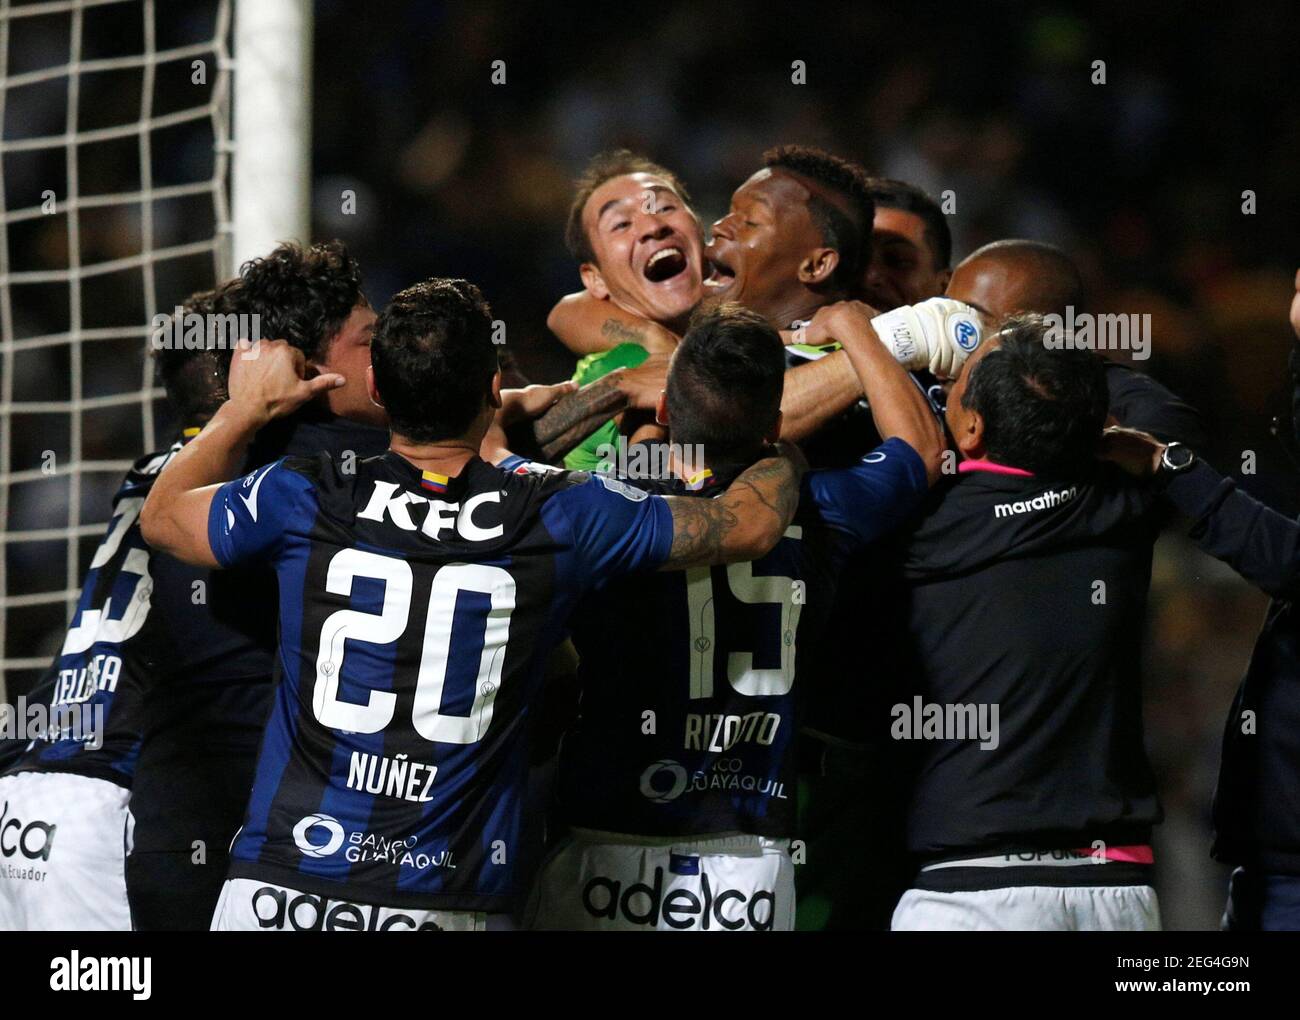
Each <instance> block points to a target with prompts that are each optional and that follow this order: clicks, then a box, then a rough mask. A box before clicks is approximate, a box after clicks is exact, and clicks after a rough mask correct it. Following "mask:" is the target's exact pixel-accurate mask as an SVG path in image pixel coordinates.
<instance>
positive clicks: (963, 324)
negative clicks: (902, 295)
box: [871, 297, 984, 379]
mask: <svg viewBox="0 0 1300 1020" xmlns="http://www.w3.org/2000/svg"><path fill="white" fill-rule="evenodd" d="M871 325H872V327H873V328H874V329H875V331H876V335H877V336H879V337H880V341H881V343H883V344H884V345H885V346H886V347H887V348H889V352H890V353H891V354H892V355H893V356H894V360H895V361H897V362H898V363H899V364H900V365H902V366H903V367H904V368H906V369H907V370H908V371H912V372H914V371H917V370H919V369H922V368H928V369H929V370H930V371H931V372H933V373H934V374H935V375H936V376H939V377H941V378H947V379H955V378H957V373H958V372H960V371H961V366H962V365H963V364H964V363H965V361H966V359H967V358H968V357H970V355H971V352H973V351H974V350H975V348H977V347H978V346H979V345H980V341H982V340H983V339H984V329H983V327H982V326H981V325H980V320H979V313H978V312H976V311H975V309H974V308H972V307H971V306H970V305H968V304H964V303H963V302H961V301H954V300H953V299H952V298H943V297H933V298H930V299H929V300H928V301H922V302H921V303H920V304H915V305H904V306H903V307H902V308H895V309H894V310H893V311H892V312H884V313H883V314H881V315H877V316H876V317H875V318H874V319H872V320H871Z"/></svg>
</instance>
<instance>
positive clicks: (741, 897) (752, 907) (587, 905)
mask: <svg viewBox="0 0 1300 1020" xmlns="http://www.w3.org/2000/svg"><path fill="white" fill-rule="evenodd" d="M699 878H700V894H699V895H698V896H697V895H696V894H695V893H693V892H691V890H690V889H683V888H680V887H679V888H676V889H673V890H672V891H671V892H669V893H668V895H667V896H665V895H664V869H663V868H661V867H656V868H655V874H654V884H653V885H646V884H645V883H644V882H633V883H632V884H630V885H629V886H628V887H627V888H626V889H624V888H623V883H622V882H620V881H618V880H617V879H614V878H608V877H606V876H604V875H598V876H596V877H595V878H593V879H591V881H589V882H588V883H587V884H586V885H585V886H583V888H582V906H583V908H584V909H585V910H586V911H587V913H588V914H590V915H591V916H592V917H595V918H604V919H605V920H607V921H619V920H622V921H626V922H630V923H631V924H634V925H637V926H639V927H647V928H658V927H659V920H660V918H662V919H663V922H664V924H666V925H668V927H669V928H672V929H675V930H676V931H687V930H689V929H696V930H699V931H709V930H710V929H717V928H721V929H723V930H725V931H740V930H742V929H745V928H748V929H749V930H751V931H771V930H772V919H773V917H774V916H775V914H776V893H775V891H773V890H771V889H759V890H757V891H755V892H754V893H753V895H746V894H745V893H744V892H742V891H741V890H739V889H721V890H717V891H715V890H714V889H713V887H712V885H711V884H710V883H709V876H708V873H707V872H704V871H701V872H700V876H699Z"/></svg>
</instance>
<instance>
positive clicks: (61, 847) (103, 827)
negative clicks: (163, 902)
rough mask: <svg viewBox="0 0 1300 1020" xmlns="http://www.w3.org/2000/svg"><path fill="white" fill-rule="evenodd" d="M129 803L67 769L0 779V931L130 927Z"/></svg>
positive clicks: (114, 788)
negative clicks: (128, 879)
mask: <svg viewBox="0 0 1300 1020" xmlns="http://www.w3.org/2000/svg"><path fill="white" fill-rule="evenodd" d="M130 799H131V794H130V791H128V790H124V789H123V788H122V787H120V786H118V785H116V784H115V783H110V782H107V781H106V780H103V779H90V778H88V777H86V776H74V775H70V774H68V773H66V772H19V773H18V774H17V775H13V776H3V777H0V930H3V931H130V930H131V909H130V907H129V906H128V905H127V899H126V855H127V854H128V853H130V850H131V814H130V811H129V810H128V808H127V805H128V803H129V802H130Z"/></svg>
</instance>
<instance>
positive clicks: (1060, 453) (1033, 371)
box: [961, 315, 1110, 478]
mask: <svg viewBox="0 0 1300 1020" xmlns="http://www.w3.org/2000/svg"><path fill="white" fill-rule="evenodd" d="M998 341H999V344H998V346H997V347H995V348H993V349H992V350H990V351H989V352H988V353H987V354H985V355H983V356H982V357H981V358H980V360H979V362H978V363H977V364H975V365H973V366H972V367H971V370H970V373H971V374H970V378H969V379H968V380H967V381H966V391H965V392H964V393H963V394H962V397H961V403H962V407H965V408H966V409H967V410H970V411H977V412H979V414H980V415H981V416H982V417H983V418H984V446H985V449H986V450H987V451H988V456H989V458H990V459H991V460H995V461H997V462H998V463H999V464H1008V465H1010V466H1012V467H1018V468H1024V469H1025V470H1026V471H1032V472H1034V474H1036V475H1042V476H1044V477H1047V478H1071V477H1077V476H1079V475H1080V474H1081V473H1083V472H1086V471H1087V470H1088V468H1089V467H1090V466H1091V465H1092V464H1093V461H1094V458H1095V457H1096V453H1097V446H1098V444H1099V443H1100V442H1101V430H1102V426H1103V425H1105V423H1106V414H1107V410H1108V408H1109V406H1110V394H1109V392H1108V390H1107V388H1106V367H1105V363H1104V362H1103V360H1102V359H1101V358H1099V357H1097V356H1096V355H1095V354H1094V353H1093V352H1092V351H1090V350H1085V349H1082V348H1072V347H1065V346H1063V345H1056V344H1049V343H1048V341H1047V324H1046V323H1045V321H1044V320H1043V317H1042V316H1040V315H1014V316H1012V317H1011V318H1009V319H1007V320H1006V322H1005V323H1004V324H1003V326H1002V330H1001V332H1000V333H999V334H998Z"/></svg>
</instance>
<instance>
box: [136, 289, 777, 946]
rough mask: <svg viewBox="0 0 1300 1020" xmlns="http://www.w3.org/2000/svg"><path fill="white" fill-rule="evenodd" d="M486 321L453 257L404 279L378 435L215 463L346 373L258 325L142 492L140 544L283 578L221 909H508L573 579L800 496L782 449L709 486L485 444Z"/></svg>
mask: <svg viewBox="0 0 1300 1020" xmlns="http://www.w3.org/2000/svg"><path fill="white" fill-rule="evenodd" d="M491 322H492V318H491V313H490V311H489V309H488V308H487V305H486V304H485V303H484V301H483V300H482V297H481V295H480V294H479V293H478V290H477V288H475V287H474V286H473V285H472V284H468V283H466V282H464V281H457V280H431V281H428V282H426V283H423V284H419V285H417V286H415V287H412V288H409V289H408V290H406V291H403V292H402V293H401V294H399V295H397V296H396V297H395V298H394V299H393V301H392V303H391V304H390V305H389V307H388V308H387V309H386V310H385V311H384V313H383V315H381V316H380V319H379V321H378V323H377V324H376V327H375V333H374V339H373V342H372V347H371V355H372V368H371V370H370V373H369V375H368V377H367V385H368V389H369V392H370V396H371V398H372V399H373V400H374V401H375V402H376V403H378V404H380V405H381V406H383V407H384V408H385V409H386V411H387V413H388V417H389V420H390V422H391V427H392V442H391V446H390V449H389V452H387V453H386V454H384V455H383V456H380V457H375V458H372V459H369V460H365V461H361V462H360V463H358V464H357V465H356V469H355V473H352V474H349V473H346V472H343V471H341V470H340V469H339V467H338V465H336V464H335V463H333V462H332V461H331V460H330V459H329V458H328V457H321V458H319V459H316V460H296V459H286V460H283V461H278V462H276V463H274V464H272V465H269V466H268V467H265V468H263V469H261V470H259V471H256V472H254V473H253V474H250V475H248V476H247V477H246V478H243V479H236V480H235V481H232V482H228V483H225V484H218V483H219V481H220V479H223V478H226V477H228V476H229V475H231V474H233V473H234V471H235V470H236V469H237V468H238V467H239V465H240V463H241V459H242V456H243V451H244V448H245V447H246V445H247V443H248V441H249V439H250V438H251V436H252V435H253V434H254V433H255V432H256V431H257V430H258V429H259V428H260V427H262V426H263V425H265V424H266V423H267V422H268V421H269V420H271V419H272V418H274V417H277V416H280V415H283V414H286V413H288V412H290V411H292V410H293V408H295V407H297V406H298V405H299V404H301V403H302V402H303V401H305V400H308V399H310V398H311V397H313V396H314V395H316V394H318V393H322V392H325V391H326V390H327V389H328V388H329V387H331V386H338V385H340V384H341V379H340V377H338V376H336V375H330V374H322V375H319V376H317V377H315V378H313V379H311V380H305V379H302V378H301V370H302V357H301V354H300V353H299V352H295V351H294V350H293V349H292V348H290V347H289V346H288V345H286V344H284V343H281V342H265V341H264V342H262V343H261V344H260V345H259V346H258V347H257V348H256V349H255V351H256V357H253V358H249V359H245V358H243V357H236V358H235V359H234V361H233V362H232V371H231V380H230V392H231V399H230V401H229V402H228V403H227V404H226V405H224V406H223V408H222V409H221V411H220V412H218V414H217V415H216V416H215V417H214V419H213V421H212V422H211V423H210V424H209V425H208V426H207V428H205V429H204V431H203V432H202V433H201V434H200V435H199V436H198V437H197V438H196V440H194V442H193V443H192V444H191V445H190V446H189V447H188V448H187V449H188V451H189V452H188V453H183V454H182V455H181V456H179V458H178V459H177V460H175V461H174V462H173V464H172V465H171V468H170V470H168V471H167V472H165V473H164V474H163V475H162V476H161V477H160V479H159V482H160V486H161V487H160V488H156V489H155V490H154V492H153V493H152V498H151V499H150V501H149V502H147V503H146V505H145V507H144V510H143V514H142V521H141V523H142V526H143V528H144V534H145V537H146V539H147V540H148V541H149V542H150V543H152V544H155V545H157V546H160V547H162V548H165V549H167V550H168V551H170V552H172V553H173V554H174V555H177V556H178V557H180V558H182V559H185V560H187V561H189V562H193V563H197V564H203V565H208V566H224V567H229V566H233V565H236V564H238V563H241V562H256V561H268V562H270V563H272V564H273V565H274V566H275V568H276V572H277V575H278V577H279V584H280V623H281V659H282V663H283V667H284V674H283V677H282V678H281V680H280V682H279V686H278V689H277V693H276V697H275V703H274V707H273V709H272V714H271V718H270V721H269V723H268V728H267V733H266V737H265V740H264V742H263V746H262V750H261V753H260V756H259V760H258V767H257V774H256V779H255V782H254V788H253V793H252V797H251V800H250V803H249V808H248V813H247V816H246V819H245V823H244V826H243V828H242V829H241V831H240V834H239V836H238V838H237V839H236V841H235V844H234V847H233V849H232V858H233V864H232V866H231V872H230V878H229V880H228V881H227V884H226V887H225V889H224V891H223V893H222V898H221V901H220V902H219V904H218V907H217V911H216V914H215V916H214V918H213V927H214V928H218V929H222V928H233V929H251V930H272V929H293V930H300V929H303V928H325V929H359V928H383V929H393V928H426V929H428V928H453V929H463V928H482V927H484V926H485V925H486V924H487V918H486V916H485V915H487V914H496V913H500V912H503V911H506V910H508V909H510V907H511V906H512V904H513V902H514V899H515V896H516V894H517V893H518V891H519V890H518V888H517V881H518V879H517V875H516V871H515V864H516V857H517V851H518V849H519V847H518V846H517V845H516V837H517V833H518V831H519V826H520V816H521V812H522V810H523V805H522V803H521V796H522V792H523V778H524V771H525V767H526V761H527V735H528V731H529V729H530V726H531V723H532V721H533V719H532V716H531V715H530V712H529V707H530V705H531V704H532V702H533V701H534V700H535V698H536V695H537V689H538V685H539V683H540V681H541V677H542V670H543V666H544V665H545V660H546V656H547V653H548V652H549V651H550V649H551V648H552V647H553V646H554V645H555V644H556V643H558V642H559V641H560V640H561V639H562V637H563V636H564V629H565V627H566V625H567V619H568V616H569V614H570V613H571V611H572V609H573V607H574V606H575V605H576V603H577V601H578V600H579V599H580V598H581V596H582V595H583V594H584V593H586V592H588V591H591V590H593V589H595V588H597V587H599V586H601V585H602V584H605V583H608V582H609V581H611V580H613V579H614V578H616V577H618V576H621V575H622V574H625V573H628V572H631V571H634V570H644V569H655V568H674V569H675V568H684V567H690V566H700V565H704V564H708V563H715V562H729V561H735V560H743V559H752V558H754V557H755V556H759V555H762V554H763V553H764V552H766V551H767V550H768V549H770V548H771V547H772V545H774V544H775V543H776V541H777V540H778V539H779V538H780V536H781V533H782V532H783V531H784V529H785V527H786V526H787V525H788V524H789V521H790V518H791V517H792V516H793V512H794V507H795V503H796V502H797V498H796V494H797V489H796V482H797V475H798V472H797V469H796V468H795V466H794V465H793V463H792V462H791V461H790V460H788V459H785V458H781V457H777V458H768V459H765V460H763V461H760V462H759V463H758V464H756V465H755V466H754V467H753V468H751V469H750V470H748V471H747V472H745V473H743V474H742V475H741V476H740V477H739V478H738V479H737V480H736V482H735V483H734V484H733V486H732V487H731V489H730V490H729V491H728V493H727V494H726V495H725V496H724V497H723V498H722V499H720V500H716V501H703V500H682V499H664V498H661V497H657V496H649V497H647V496H646V495H645V494H644V493H640V492H637V491H636V490H631V489H628V488H627V487H625V486H622V485H620V484H619V483H617V482H612V481H609V480H601V479H599V477H598V476H597V477H593V476H589V475H581V474H580V475H570V474H566V473H555V472H549V473H530V472H524V473H514V474H512V473H508V472H503V471H501V470H499V469H498V468H495V467H493V466H491V465H488V464H486V463H484V462H483V461H481V460H480V459H479V458H478V456H477V450H478V448H479V445H480V443H481V441H482V438H483V436H484V434H485V432H486V431H487V429H488V427H489V426H490V425H491V423H492V421H493V416H494V408H495V407H497V406H499V404H500V402H501V400H500V375H499V372H498V370H497V364H496V353H495V347H494V346H493V344H492V326H491Z"/></svg>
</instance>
